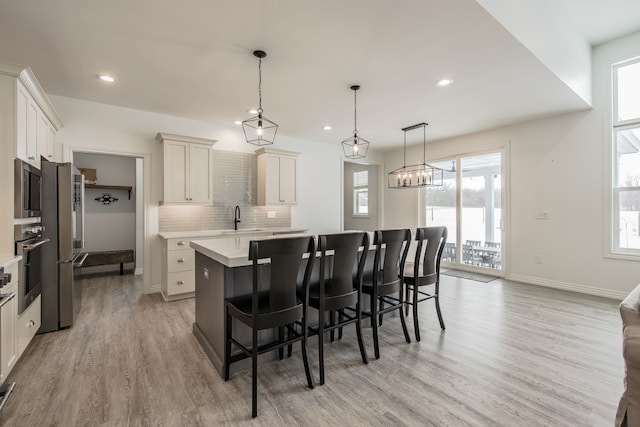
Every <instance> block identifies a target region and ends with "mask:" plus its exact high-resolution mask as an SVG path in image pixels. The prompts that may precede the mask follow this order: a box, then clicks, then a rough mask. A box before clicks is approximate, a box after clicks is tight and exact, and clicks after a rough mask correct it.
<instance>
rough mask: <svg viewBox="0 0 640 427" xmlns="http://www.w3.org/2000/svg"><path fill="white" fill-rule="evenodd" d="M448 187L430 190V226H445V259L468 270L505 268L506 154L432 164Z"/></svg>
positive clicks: (497, 153) (427, 200) (428, 213)
mask: <svg viewBox="0 0 640 427" xmlns="http://www.w3.org/2000/svg"><path fill="white" fill-rule="evenodd" d="M434 165H435V166H438V167H440V168H442V169H443V170H444V185H443V186H442V187H431V188H428V189H427V190H426V197H425V199H426V203H425V208H426V224H427V226H428V225H445V226H446V227H447V229H448V235H449V236H448V239H447V245H446V247H445V250H444V252H443V258H442V260H443V261H444V262H447V263H452V264H454V265H458V266H464V267H466V268H468V269H489V270H493V271H500V270H502V259H503V256H502V254H503V252H504V245H503V239H502V235H503V227H502V224H503V221H502V212H503V211H502V200H503V192H502V187H503V186H502V153H500V152H496V153H488V154H479V155H468V156H459V157H456V158H454V159H449V160H445V161H441V162H438V163H434Z"/></svg>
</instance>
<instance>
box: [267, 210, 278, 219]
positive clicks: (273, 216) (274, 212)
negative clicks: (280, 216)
mask: <svg viewBox="0 0 640 427" xmlns="http://www.w3.org/2000/svg"><path fill="white" fill-rule="evenodd" d="M275 217H276V211H267V218H275Z"/></svg>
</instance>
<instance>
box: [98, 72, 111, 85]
mask: <svg viewBox="0 0 640 427" xmlns="http://www.w3.org/2000/svg"><path fill="white" fill-rule="evenodd" d="M96 77H98V78H99V79H100V80H101V81H103V82H105V83H114V82H115V81H116V79H115V77H113V76H112V75H110V74H98V75H97V76H96Z"/></svg>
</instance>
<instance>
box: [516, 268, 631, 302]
mask: <svg viewBox="0 0 640 427" xmlns="http://www.w3.org/2000/svg"><path fill="white" fill-rule="evenodd" d="M506 279H507V280H513V281H514V282H522V283H531V284H532V285H539V286H545V287H547V288H555V289H563V290H565V291H572V292H579V293H581V294H588V295H595V296H598V297H605V298H611V299H615V300H620V301H622V300H623V299H624V298H625V297H626V296H627V293H626V292H620V291H612V290H611V289H603V288H594V287H592V286H585V285H579V284H577V283H569V282H560V281H557V280H549V279H541V278H539V277H532V276H525V275H522V274H511V275H509V276H508V277H506Z"/></svg>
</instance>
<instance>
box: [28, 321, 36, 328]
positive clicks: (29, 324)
mask: <svg viewBox="0 0 640 427" xmlns="http://www.w3.org/2000/svg"><path fill="white" fill-rule="evenodd" d="M35 325H36V322H34V321H33V320H29V323H27V326H28V327H32V326H35Z"/></svg>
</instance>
